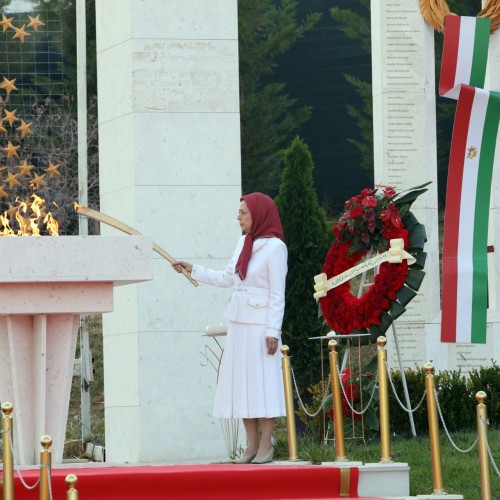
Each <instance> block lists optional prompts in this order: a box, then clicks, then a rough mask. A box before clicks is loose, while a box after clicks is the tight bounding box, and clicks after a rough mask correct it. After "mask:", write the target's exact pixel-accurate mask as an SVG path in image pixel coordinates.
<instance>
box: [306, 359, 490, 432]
mask: <svg viewBox="0 0 500 500" xmlns="http://www.w3.org/2000/svg"><path fill="white" fill-rule="evenodd" d="M405 377H406V383H407V386H408V393H409V396H410V405H411V407H412V408H416V407H417V406H418V405H419V403H420V401H421V400H422V397H424V401H423V403H422V404H421V405H420V406H419V407H418V409H417V410H416V411H414V412H413V420H414V423H415V430H416V432H417V435H420V436H422V435H426V434H428V429H429V422H428V416H427V400H426V397H425V377H426V375H425V372H424V370H423V369H416V370H412V369H408V370H405ZM391 379H392V381H393V384H394V388H395V390H396V392H397V394H398V398H399V400H400V401H401V402H402V403H403V404H404V405H405V406H406V399H405V396H404V391H403V383H402V381H401V373H400V372H399V371H395V370H393V371H391ZM434 381H435V387H436V392H437V395H438V402H439V408H440V409H441V413H442V415H443V418H444V421H445V424H446V427H447V429H448V430H449V431H450V432H457V431H470V430H473V429H476V426H477V424H476V407H477V402H476V393H477V392H478V391H484V392H486V396H487V398H486V401H485V403H486V406H487V412H488V419H489V422H490V427H491V428H498V427H500V366H499V365H497V364H496V363H495V362H494V361H493V362H492V365H491V366H483V367H481V368H479V369H478V370H472V371H471V372H470V373H469V375H467V376H466V375H464V374H463V373H462V372H461V371H460V370H454V371H441V372H438V373H436V374H435V376H434ZM325 390H326V393H327V394H328V393H329V388H328V387H326V388H325V382H323V383H321V382H319V383H318V384H315V385H313V386H311V387H310V388H309V389H308V392H309V394H310V395H311V396H312V397H311V399H312V403H310V404H309V405H307V409H308V411H310V412H313V411H315V410H317V409H318V408H319V406H320V404H321V401H322V399H323V395H324V394H325ZM367 400H368V396H367V395H365V396H364V401H365V404H366V402H367ZM330 404H331V402H330ZM372 405H373V409H374V410H375V411H376V414H377V416H378V414H379V412H378V392H376V394H375V397H374V398H373V401H372ZM328 407H329V405H327V408H328ZM297 414H298V416H299V418H300V420H302V421H303V422H304V423H305V425H306V427H307V428H308V429H309V432H311V433H312V435H313V436H314V437H315V438H316V439H317V440H318V441H320V440H321V439H322V437H323V421H324V420H323V415H321V414H320V415H317V416H316V417H315V418H314V419H311V418H310V417H307V416H306V415H305V412H303V411H302V410H298V411H297ZM389 415H390V431H391V434H395V435H400V436H407V435H410V434H411V427H410V419H409V416H408V412H406V411H405V410H403V409H402V408H401V405H400V404H399V402H398V401H397V399H396V397H395V396H394V392H393V390H392V387H391V386H390V384H389ZM438 415H439V413H438ZM438 418H439V417H438ZM348 420H349V419H348V418H346V419H345V424H344V426H345V425H346V424H348V423H349V422H348ZM326 421H327V422H329V418H328V417H326ZM358 424H359V423H358ZM439 426H440V428H441V429H442V427H443V426H442V423H441V419H439ZM373 428H374V426H368V425H366V422H365V435H366V434H371V433H373V432H375V431H373V430H370V429H373Z"/></svg>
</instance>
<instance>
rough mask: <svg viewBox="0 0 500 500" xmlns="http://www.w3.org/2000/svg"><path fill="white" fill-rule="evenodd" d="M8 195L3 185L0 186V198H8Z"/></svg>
mask: <svg viewBox="0 0 500 500" xmlns="http://www.w3.org/2000/svg"><path fill="white" fill-rule="evenodd" d="M8 197H9V194H8V193H7V191H5V184H2V185H1V186H0V198H8Z"/></svg>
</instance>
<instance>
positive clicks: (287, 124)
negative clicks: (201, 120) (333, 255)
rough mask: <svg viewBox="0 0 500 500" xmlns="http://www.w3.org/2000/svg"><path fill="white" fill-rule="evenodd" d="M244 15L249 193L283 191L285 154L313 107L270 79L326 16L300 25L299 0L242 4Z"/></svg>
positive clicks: (244, 145) (244, 155)
mask: <svg viewBox="0 0 500 500" xmlns="http://www.w3.org/2000/svg"><path fill="white" fill-rule="evenodd" d="M238 11H239V12H238V19H239V21H238V23H239V58H240V61H239V64H240V113H241V161H242V185H243V191H244V192H250V191H263V192H269V191H272V190H273V189H275V188H276V187H277V186H278V183H279V172H280V168H279V167H280V163H281V160H282V158H283V151H284V149H285V147H286V145H287V144H288V143H289V142H290V140H291V138H292V134H294V133H295V132H296V131H297V130H298V129H299V127H300V126H301V125H302V124H303V123H304V122H305V121H306V120H307V119H308V118H309V117H310V114H311V108H310V107H308V106H302V107H297V100H296V99H293V98H291V97H290V96H289V95H287V94H286V93H285V84H284V83H277V82H266V80H265V79H266V76H268V75H270V74H271V73H272V72H273V69H274V68H275V67H276V58H277V57H278V56H279V55H280V54H283V53H284V52H286V51H287V50H288V49H289V48H290V47H291V46H292V45H293V44H294V43H295V42H296V41H297V40H298V39H299V38H301V37H302V36H303V35H304V34H305V33H306V32H307V31H308V30H310V29H311V28H312V27H313V26H314V25H315V24H316V23H317V22H318V21H319V19H320V17H321V15H320V14H318V13H314V14H310V15H308V16H307V17H306V18H305V19H303V20H301V21H298V20H297V18H296V17H297V15H296V11H297V1H296V0H279V1H273V0H239V1H238Z"/></svg>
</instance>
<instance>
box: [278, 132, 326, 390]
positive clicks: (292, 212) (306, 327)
mask: <svg viewBox="0 0 500 500" xmlns="http://www.w3.org/2000/svg"><path fill="white" fill-rule="evenodd" d="M284 158H285V168H284V170H283V173H282V178H281V184H280V189H279V194H278V196H277V197H276V204H277V205H278V209H279V211H280V214H281V220H282V223H283V231H284V233H285V242H286V244H287V247H288V275H287V282H286V309H285V318H284V324H283V342H284V343H286V344H287V345H288V346H289V347H290V349H291V355H292V356H293V366H294V373H295V376H296V379H297V381H298V384H299V386H300V387H301V388H302V389H305V388H306V387H307V386H309V385H310V384H311V383H312V382H315V381H317V380H318V378H319V375H320V353H319V345H318V343H317V342H313V341H311V340H309V337H314V336H317V335H318V334H319V332H320V330H321V328H322V326H323V321H322V319H320V318H318V305H317V304H316V302H315V300H314V299H313V293H314V289H313V283H314V282H313V278H314V276H315V275H316V274H318V273H320V272H321V267H322V265H323V261H324V257H325V255H326V253H327V250H328V244H329V238H328V230H327V225H326V221H325V213H324V211H323V210H322V209H321V208H320V206H319V203H318V198H317V195H316V192H315V191H314V188H313V179H312V172H313V160H312V157H311V153H310V151H309V148H308V147H307V145H306V144H304V142H303V141H302V140H301V139H299V138H298V137H296V138H295V139H294V140H293V141H292V144H291V145H290V147H289V148H288V149H287V150H286V152H285V156H284Z"/></svg>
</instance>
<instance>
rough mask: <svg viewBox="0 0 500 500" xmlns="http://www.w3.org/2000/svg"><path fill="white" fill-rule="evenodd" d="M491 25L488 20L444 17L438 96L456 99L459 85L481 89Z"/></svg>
mask: <svg viewBox="0 0 500 500" xmlns="http://www.w3.org/2000/svg"><path fill="white" fill-rule="evenodd" d="M490 25H491V20H490V19H489V18H481V17H462V16H447V17H446V19H445V29H444V33H445V36H444V42H443V57H442V60H441V75H440V78H439V95H441V96H443V97H449V98H450V99H457V98H458V94H459V92H460V84H462V83H464V84H466V85H472V86H473V87H479V88H483V87H484V77H485V74H486V62H487V60H488V43H489V40H490Z"/></svg>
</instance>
